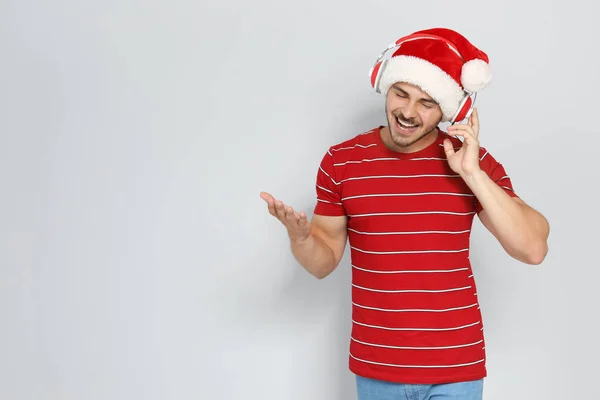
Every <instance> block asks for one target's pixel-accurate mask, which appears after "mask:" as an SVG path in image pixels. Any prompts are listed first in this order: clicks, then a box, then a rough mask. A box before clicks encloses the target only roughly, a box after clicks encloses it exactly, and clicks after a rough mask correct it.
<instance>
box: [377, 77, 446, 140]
mask: <svg viewBox="0 0 600 400" xmlns="http://www.w3.org/2000/svg"><path fill="white" fill-rule="evenodd" d="M385 111H386V115H387V120H388V127H389V130H390V137H391V139H392V141H393V142H394V143H395V144H396V145H397V146H399V147H403V148H404V147H408V146H410V145H412V144H414V143H416V142H417V141H419V140H420V139H422V138H423V137H424V136H426V135H427V134H428V133H430V132H432V131H433V130H434V129H436V128H437V126H438V124H439V123H440V121H441V120H442V109H441V108H440V106H439V105H438V104H437V103H436V102H435V101H434V100H433V99H432V98H431V97H430V96H429V95H427V93H425V92H423V91H422V90H421V89H419V88H418V87H416V86H414V85H411V84H409V83H404V82H399V83H396V84H395V85H393V86H392V87H391V88H390V90H389V91H388V94H387V98H386V103H385Z"/></svg>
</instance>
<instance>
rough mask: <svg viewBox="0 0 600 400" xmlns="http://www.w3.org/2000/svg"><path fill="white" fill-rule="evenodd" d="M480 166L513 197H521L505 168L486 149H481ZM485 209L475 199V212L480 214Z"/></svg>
mask: <svg viewBox="0 0 600 400" xmlns="http://www.w3.org/2000/svg"><path fill="white" fill-rule="evenodd" d="M479 166H480V167H481V169H482V170H483V171H485V173H486V174H487V175H488V176H489V177H490V179H491V180H492V181H494V182H495V183H496V184H497V185H498V186H500V187H501V188H502V189H504V191H505V192H506V193H507V194H508V195H509V196H511V197H519V196H518V195H517V193H516V192H515V189H514V188H513V185H512V181H511V179H510V176H508V173H507V172H506V170H505V169H504V166H503V165H502V164H500V163H499V162H498V161H497V160H496V159H495V158H494V157H493V156H492V155H491V154H490V153H489V152H488V151H487V150H486V149H484V148H481V150H480V156H479ZM482 210H483V207H482V206H481V204H480V203H479V201H478V200H477V199H475V211H476V212H477V213H478V214H479V213H480V212H481V211H482Z"/></svg>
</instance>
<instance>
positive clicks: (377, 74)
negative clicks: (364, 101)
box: [371, 60, 387, 93]
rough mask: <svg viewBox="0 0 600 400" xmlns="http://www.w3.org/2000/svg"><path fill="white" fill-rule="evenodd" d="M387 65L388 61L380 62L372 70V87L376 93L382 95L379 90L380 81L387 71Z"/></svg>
mask: <svg viewBox="0 0 600 400" xmlns="http://www.w3.org/2000/svg"><path fill="white" fill-rule="evenodd" d="M386 64H387V60H384V61H380V62H378V63H377V64H375V66H374V67H373V68H372V69H371V87H373V89H375V92H377V93H380V89H379V81H380V79H381V75H382V74H383V71H384V69H385V65H386Z"/></svg>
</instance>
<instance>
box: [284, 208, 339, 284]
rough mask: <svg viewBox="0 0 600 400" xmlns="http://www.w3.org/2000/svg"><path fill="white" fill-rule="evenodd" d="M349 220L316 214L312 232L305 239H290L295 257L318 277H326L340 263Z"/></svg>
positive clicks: (313, 219) (312, 223)
mask: <svg viewBox="0 0 600 400" xmlns="http://www.w3.org/2000/svg"><path fill="white" fill-rule="evenodd" d="M347 220H348V218H347V217H346V216H340V217H327V216H323V215H314V216H313V218H312V221H311V222H310V224H311V225H312V229H311V234H310V235H309V236H308V237H307V238H306V239H305V240H293V239H290V243H291V246H292V253H293V254H294V257H296V260H298V262H299V263H300V265H302V266H303V267H304V269H306V270H307V271H308V272H309V273H310V274H311V275H313V276H315V277H316V278H318V279H323V278H325V277H326V276H327V275H329V274H331V273H332V272H333V270H334V269H335V268H336V267H337V266H338V264H339V263H340V260H341V259H342V256H343V255H344V249H345V248H346V239H347V235H348V233H347V230H346V226H347Z"/></svg>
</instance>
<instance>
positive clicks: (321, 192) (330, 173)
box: [314, 148, 346, 216]
mask: <svg viewBox="0 0 600 400" xmlns="http://www.w3.org/2000/svg"><path fill="white" fill-rule="evenodd" d="M315 189H316V192H317V204H316V205H315V209H314V213H315V214H319V215H327V216H342V215H346V210H345V209H344V206H343V205H342V199H341V195H340V182H339V180H338V179H337V178H336V176H335V169H334V166H333V153H332V151H331V148H330V149H329V150H328V151H327V153H326V154H325V155H324V156H323V159H322V160H321V164H320V165H319V170H318V171H317V182H316V188H315Z"/></svg>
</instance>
